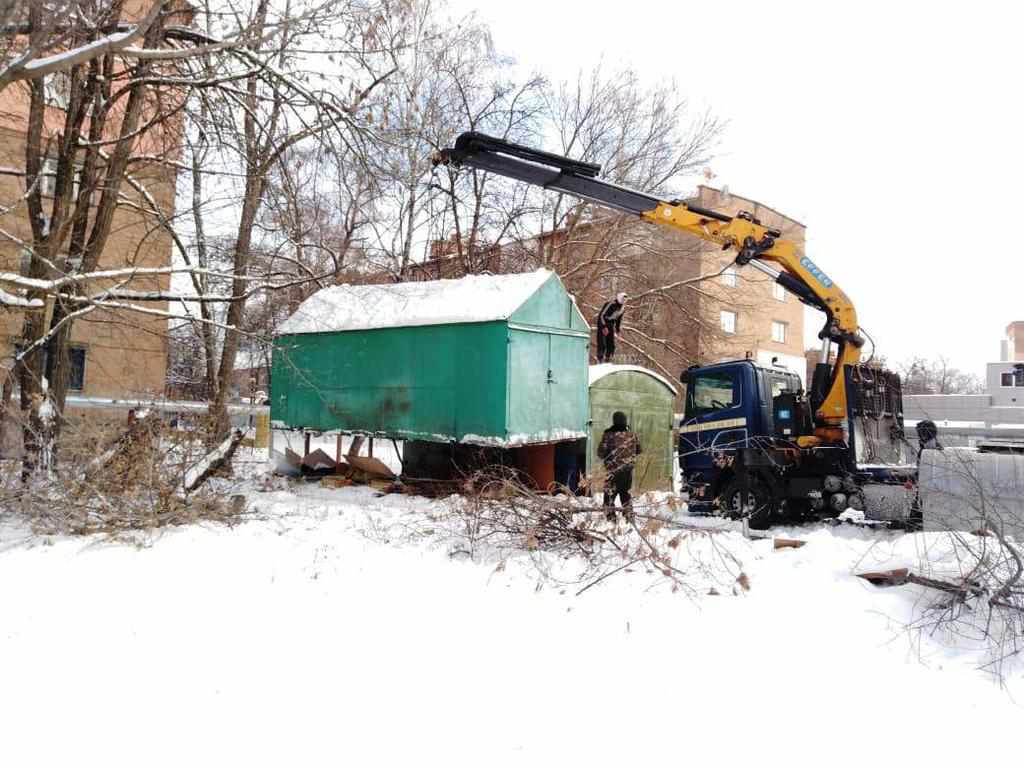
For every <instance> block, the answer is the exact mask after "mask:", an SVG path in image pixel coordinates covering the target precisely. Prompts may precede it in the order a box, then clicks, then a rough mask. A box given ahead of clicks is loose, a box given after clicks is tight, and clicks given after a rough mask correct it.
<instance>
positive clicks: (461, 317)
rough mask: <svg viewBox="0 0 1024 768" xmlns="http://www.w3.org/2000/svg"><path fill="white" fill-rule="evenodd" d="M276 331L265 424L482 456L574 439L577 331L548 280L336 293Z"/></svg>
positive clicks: (583, 396)
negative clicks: (453, 446) (472, 450)
mask: <svg viewBox="0 0 1024 768" xmlns="http://www.w3.org/2000/svg"><path fill="white" fill-rule="evenodd" d="M281 331H282V332H281V333H280V335H278V336H277V338H276V339H275V344H274V355H273V369H272V379H271V418H272V419H273V421H274V422H275V426H276V427H279V428H281V427H286V428H293V429H306V430H311V431H325V432H326V431H340V432H353V433H366V434H376V435H385V436H390V437H395V438H402V439H407V440H409V439H415V440H427V441H435V442H456V441H457V442H466V443H471V444H478V445H495V446H515V445H528V444H532V443H538V442H550V441H555V440H565V439H572V438H579V437H582V436H584V435H585V433H586V422H587V417H588V409H587V380H586V361H587V345H588V343H589V332H588V330H587V325H586V322H585V320H584V319H583V318H582V316H581V315H580V314H579V311H578V310H577V309H576V307H575V304H574V303H573V302H572V299H571V297H569V295H568V294H567V293H566V292H565V289H564V287H563V286H562V284H561V281H560V280H559V279H558V277H557V276H556V275H554V274H553V273H551V272H546V271H543V270H542V271H538V272H533V273H527V274H524V275H497V276H470V277H467V278H463V279H461V280H437V281H431V282H422V283H404V284H399V285H394V286H335V287H332V288H328V289H324V290H323V291H320V292H318V293H317V294H314V296H313V297H311V298H310V299H307V301H306V302H304V303H303V304H302V306H300V307H299V309H298V310H297V311H296V313H295V315H293V316H292V318H289V320H288V321H286V322H285V323H284V324H283V325H282V327H281Z"/></svg>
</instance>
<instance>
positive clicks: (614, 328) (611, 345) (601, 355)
mask: <svg viewBox="0 0 1024 768" xmlns="http://www.w3.org/2000/svg"><path fill="white" fill-rule="evenodd" d="M625 312H626V294H624V293H620V294H618V295H616V297H615V298H614V299H610V300H608V301H606V302H605V303H604V306H603V307H601V311H600V312H598V313H597V362H598V363H610V362H611V361H612V355H614V354H615V334H617V333H618V332H619V331H621V330H622V315H623V314H625Z"/></svg>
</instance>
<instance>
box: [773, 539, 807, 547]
mask: <svg viewBox="0 0 1024 768" xmlns="http://www.w3.org/2000/svg"><path fill="white" fill-rule="evenodd" d="M806 543H807V542H806V541H803V540H802V539H782V538H776V539H775V540H774V547H775V549H800V547H802V546H803V545H804V544H806Z"/></svg>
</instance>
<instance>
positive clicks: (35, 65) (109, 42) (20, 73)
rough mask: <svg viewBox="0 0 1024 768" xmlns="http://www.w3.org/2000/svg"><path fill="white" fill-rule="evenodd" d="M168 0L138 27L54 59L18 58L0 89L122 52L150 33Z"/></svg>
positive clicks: (2, 76)
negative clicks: (148, 31)
mask: <svg viewBox="0 0 1024 768" xmlns="http://www.w3.org/2000/svg"><path fill="white" fill-rule="evenodd" d="M166 2H167V0H156V2H154V3H153V5H152V7H151V8H150V9H149V12H148V13H146V15H145V16H143V17H142V19H140V20H139V22H138V23H137V24H135V25H134V26H133V27H131V28H129V29H128V30H126V31H124V32H113V33H111V34H109V35H105V36H104V37H101V38H99V39H98V40H93V41H92V42H89V43H86V44H85V45H80V46H79V47H77V48H72V49H71V50H68V51H61V52H60V53H55V54H53V55H52V56H43V57H41V58H34V57H33V56H32V51H31V49H30V50H29V51H26V52H25V53H24V54H23V55H21V56H19V57H17V58H16V59H15V60H14V61H12V62H11V63H10V64H9V65H8V66H7V67H5V68H4V69H3V70H0V90H3V89H4V88H5V87H7V86H8V85H10V84H11V83H15V82H18V81H20V80H35V79H37V78H40V77H44V76H45V75H50V74H53V73H54V72H62V71H66V70H69V69H71V68H72V67H77V66H80V65H81V64H85V63H86V62H88V61H91V60H92V59H95V58H98V57H100V56H105V55H107V54H110V53H120V52H122V51H124V49H126V48H128V47H130V46H131V44H132V43H134V42H135V41H136V40H138V39H139V38H141V37H142V36H143V35H145V34H146V31H147V30H148V29H149V28H150V27H151V26H152V24H153V22H154V21H156V19H157V17H158V16H159V15H160V11H161V10H162V9H163V7H164V5H165V3H166Z"/></svg>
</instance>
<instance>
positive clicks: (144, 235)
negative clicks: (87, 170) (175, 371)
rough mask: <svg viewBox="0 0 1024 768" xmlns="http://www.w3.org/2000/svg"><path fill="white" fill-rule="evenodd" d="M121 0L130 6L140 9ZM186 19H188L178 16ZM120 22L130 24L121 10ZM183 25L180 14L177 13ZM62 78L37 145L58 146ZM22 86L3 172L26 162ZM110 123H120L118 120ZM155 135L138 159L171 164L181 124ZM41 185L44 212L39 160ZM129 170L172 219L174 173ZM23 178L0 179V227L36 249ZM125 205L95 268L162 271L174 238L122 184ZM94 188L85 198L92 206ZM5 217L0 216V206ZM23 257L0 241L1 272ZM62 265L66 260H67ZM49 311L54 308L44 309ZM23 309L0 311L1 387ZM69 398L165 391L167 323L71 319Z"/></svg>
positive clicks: (1, 150)
mask: <svg viewBox="0 0 1024 768" xmlns="http://www.w3.org/2000/svg"><path fill="white" fill-rule="evenodd" d="M137 5H138V4H137V3H131V2H129V3H126V8H129V9H130V8H132V7H135V6H137ZM183 13H185V14H187V13H188V12H187V11H186V12H183ZM125 17H126V18H131V13H130V11H126V14H125ZM183 18H184V16H183ZM67 88H68V80H67V77H66V76H64V75H62V74H57V75H51V76H48V77H47V80H46V84H45V91H46V103H47V106H46V114H45V116H44V127H43V143H42V145H43V146H44V147H46V146H47V145H48V144H49V145H51V146H52V143H53V142H55V141H56V140H57V137H58V134H59V133H60V132H61V131H62V130H63V128H64V120H65V109H66V107H67V104H68V99H69V93H68V91H67ZM29 102H30V99H29V87H28V83H24V82H22V83H16V84H14V85H11V86H9V87H7V88H6V89H5V90H4V91H2V92H0V167H6V168H10V169H15V170H18V169H24V168H25V164H26V158H25V155H26V136H27V121H28V110H29ZM115 119H116V118H115ZM154 131H155V133H156V135H153V132H152V131H151V132H150V134H145V135H143V137H141V138H139V139H138V140H137V141H136V148H135V149H136V151H137V152H138V153H139V154H140V155H145V154H159V155H160V156H163V157H168V156H169V157H175V156H176V153H177V141H178V138H179V136H180V122H179V121H174V120H171V121H168V122H165V123H164V124H163V127H161V128H159V129H154ZM43 172H44V174H47V175H46V176H44V177H43V178H42V180H41V182H40V183H41V185H42V192H43V205H44V210H45V211H49V210H50V207H51V204H52V200H53V186H54V164H53V161H52V159H51V158H49V157H48V156H46V155H44V159H43ZM130 173H131V176H132V177H133V179H135V180H137V181H138V182H139V183H140V184H141V185H144V187H145V189H146V190H147V191H148V193H149V194H150V195H151V196H152V199H153V200H154V201H155V202H156V205H157V206H158V207H159V208H160V209H161V210H162V211H163V212H164V213H165V214H173V206H174V195H175V182H176V173H175V170H174V169H173V167H171V166H170V165H166V164H163V163H154V162H137V163H132V165H131V167H130ZM24 193H25V178H24V177H23V176H20V175H15V174H0V205H2V206H3V208H7V207H8V206H10V210H8V211H7V212H6V213H3V214H2V215H0V228H2V229H3V230H4V231H6V232H7V233H9V234H10V235H13V237H14V238H17V239H18V240H21V241H23V242H27V243H31V242H32V231H31V228H30V224H29V219H28V210H27V205H26V203H25V200H24V199H23V196H24ZM121 194H122V196H123V198H124V200H125V203H124V204H119V205H118V206H117V208H116V210H115V213H114V218H113V225H112V227H111V234H110V236H109V239H108V241H107V245H106V247H105V249H104V250H103V252H102V254H101V255H100V260H99V268H101V269H117V268H125V267H167V266H169V265H170V263H171V256H172V240H171V237H170V235H169V234H168V233H167V232H166V230H165V229H163V228H162V227H161V226H160V223H159V221H158V220H157V217H156V216H154V215H152V214H150V213H145V212H143V211H142V210H140V208H144V207H146V202H145V200H144V199H143V196H142V195H141V194H140V193H139V192H137V191H136V190H134V189H132V188H131V187H130V186H129V185H127V184H124V185H122V190H121ZM99 198H100V191H99V190H97V191H96V192H95V193H94V195H93V199H92V201H91V205H92V206H93V208H95V206H96V205H97V204H98V202H99ZM0 210H2V209H0ZM28 258H29V253H28V252H27V251H26V250H25V249H24V248H22V247H20V246H19V245H18V244H17V242H15V241H14V240H12V238H9V237H0V270H3V271H10V272H19V271H20V272H22V273H23V274H24V273H25V266H26V263H27V260H28ZM65 258H66V257H65ZM55 263H56V266H57V270H55V271H53V274H52V276H54V277H56V276H58V275H59V274H60V273H61V272H72V271H73V270H74V269H75V266H76V265H74V264H68V263H63V261H62V258H61V257H60V256H59V255H58V256H57V258H56V260H55ZM169 283H170V277H169V275H159V276H149V277H138V276H136V277H133V278H131V279H130V280H127V281H126V282H124V283H123V284H122V285H121V286H120V287H122V288H128V289H135V290H140V291H144V290H150V291H151V290H158V289H162V290H167V289H168V287H169ZM146 306H147V307H148V308H150V309H154V310H162V311H166V309H167V305H166V303H159V302H147V304H146ZM45 311H46V312H48V313H50V312H52V311H53V309H52V306H48V307H47V308H46V310H45ZM23 322H24V315H23V311H17V310H12V309H0V360H2V367H0V381H2V380H3V378H4V377H5V376H6V375H8V374H9V372H10V369H11V360H12V357H13V352H14V349H15V345H16V344H17V342H18V340H19V339H20V338H21V332H22V326H23ZM70 359H71V374H70V377H69V378H70V383H69V393H70V394H83V395H91V396H102V397H114V398H136V397H138V398H147V397H151V396H154V395H159V394H161V393H162V392H163V390H164V382H165V378H166V373H167V320H166V319H165V318H162V317H156V316H152V315H148V316H147V315H144V314H140V313H137V312H126V311H118V312H112V311H108V310H96V311H94V312H92V313H90V314H88V315H86V316H83V317H81V318H80V319H77V320H76V321H75V323H74V326H73V331H72V335H71V344H70Z"/></svg>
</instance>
